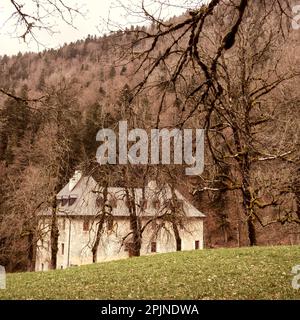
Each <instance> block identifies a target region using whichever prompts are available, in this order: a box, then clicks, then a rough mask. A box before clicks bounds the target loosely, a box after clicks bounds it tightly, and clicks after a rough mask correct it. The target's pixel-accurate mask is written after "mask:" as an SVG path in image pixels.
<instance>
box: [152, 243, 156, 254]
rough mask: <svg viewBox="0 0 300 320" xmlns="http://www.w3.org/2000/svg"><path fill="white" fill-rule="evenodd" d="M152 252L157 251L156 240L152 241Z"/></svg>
mask: <svg viewBox="0 0 300 320" xmlns="http://www.w3.org/2000/svg"><path fill="white" fill-rule="evenodd" d="M151 252H156V242H151Z"/></svg>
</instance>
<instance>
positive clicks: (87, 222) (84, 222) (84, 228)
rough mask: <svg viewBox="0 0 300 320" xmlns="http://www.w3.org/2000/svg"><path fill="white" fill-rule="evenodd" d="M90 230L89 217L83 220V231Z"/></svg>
mask: <svg viewBox="0 0 300 320" xmlns="http://www.w3.org/2000/svg"><path fill="white" fill-rule="evenodd" d="M89 230H90V222H89V220H88V219H84V220H83V231H89Z"/></svg>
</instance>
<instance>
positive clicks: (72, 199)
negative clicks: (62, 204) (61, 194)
mask: <svg viewBox="0 0 300 320" xmlns="http://www.w3.org/2000/svg"><path fill="white" fill-rule="evenodd" d="M76 199H77V197H76V196H74V195H70V197H69V206H72V205H73V204H74V203H75V201H76Z"/></svg>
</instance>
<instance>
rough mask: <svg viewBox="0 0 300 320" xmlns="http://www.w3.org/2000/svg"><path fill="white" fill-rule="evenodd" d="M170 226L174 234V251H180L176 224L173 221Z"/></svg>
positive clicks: (179, 239) (179, 238)
mask: <svg viewBox="0 0 300 320" xmlns="http://www.w3.org/2000/svg"><path fill="white" fill-rule="evenodd" d="M172 228H173V231H174V235H175V241H176V251H181V237H180V233H179V230H178V226H177V224H176V223H175V222H172Z"/></svg>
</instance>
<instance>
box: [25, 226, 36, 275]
mask: <svg viewBox="0 0 300 320" xmlns="http://www.w3.org/2000/svg"><path fill="white" fill-rule="evenodd" d="M27 259H28V260H27V261H28V262H27V271H34V270H35V260H36V237H35V232H34V231H32V230H31V231H30V232H29V235H28V255H27Z"/></svg>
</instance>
